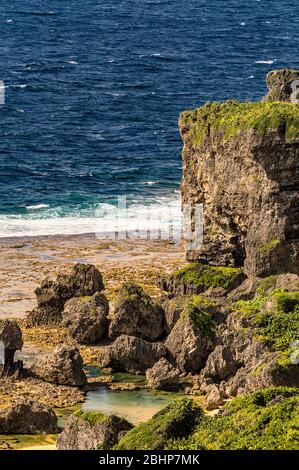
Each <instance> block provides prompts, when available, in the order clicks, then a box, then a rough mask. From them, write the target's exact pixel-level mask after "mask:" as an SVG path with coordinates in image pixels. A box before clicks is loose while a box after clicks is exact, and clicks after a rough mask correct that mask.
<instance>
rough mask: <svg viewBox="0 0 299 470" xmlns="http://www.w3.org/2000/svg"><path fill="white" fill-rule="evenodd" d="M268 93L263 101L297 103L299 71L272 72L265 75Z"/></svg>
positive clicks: (298, 99) (282, 70)
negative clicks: (294, 101) (293, 101)
mask: <svg viewBox="0 0 299 470" xmlns="http://www.w3.org/2000/svg"><path fill="white" fill-rule="evenodd" d="M266 81H267V87H268V90H269V91H268V93H267V95H266V96H265V98H264V101H287V102H291V101H292V99H293V100H294V99H295V100H297V103H298V101H299V70H291V69H280V70H272V72H269V73H268V75H267V80H266Z"/></svg>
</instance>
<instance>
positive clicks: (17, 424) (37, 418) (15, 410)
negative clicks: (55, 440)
mask: <svg viewBox="0 0 299 470" xmlns="http://www.w3.org/2000/svg"><path fill="white" fill-rule="evenodd" d="M58 432H59V429H58V426H57V416H56V415H55V413H54V411H53V410H52V409H51V408H50V407H49V406H47V405H43V404H41V403H38V402H35V401H31V400H23V401H19V402H16V403H14V404H13V405H12V406H11V407H9V408H5V409H2V410H0V434H57V433H58Z"/></svg>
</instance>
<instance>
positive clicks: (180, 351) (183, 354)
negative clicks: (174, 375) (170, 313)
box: [164, 311, 213, 373]
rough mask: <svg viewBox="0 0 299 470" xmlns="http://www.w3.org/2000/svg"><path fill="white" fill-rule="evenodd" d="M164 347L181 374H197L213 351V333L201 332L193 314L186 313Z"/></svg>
mask: <svg viewBox="0 0 299 470" xmlns="http://www.w3.org/2000/svg"><path fill="white" fill-rule="evenodd" d="M164 345H165V347H166V348H167V349H168V351H169V352H170V354H171V356H172V359H173V360H174V362H175V363H176V364H177V366H178V367H179V369H180V371H181V372H184V373H189V372H191V373H196V372H198V371H200V369H202V367H203V366H204V364H205V360H206V358H207V357H208V355H209V352H210V351H211V349H212V346H213V339H212V336H211V332H210V331H207V332H205V331H203V330H201V329H200V327H199V326H197V324H196V321H195V320H194V318H193V317H192V314H191V313H189V312H188V311H185V312H184V314H183V315H182V316H181V317H180V319H179V320H178V321H177V323H176V324H175V326H174V328H173V330H172V331H171V332H170V334H169V336H168V337H167V338H166V341H165V343H164Z"/></svg>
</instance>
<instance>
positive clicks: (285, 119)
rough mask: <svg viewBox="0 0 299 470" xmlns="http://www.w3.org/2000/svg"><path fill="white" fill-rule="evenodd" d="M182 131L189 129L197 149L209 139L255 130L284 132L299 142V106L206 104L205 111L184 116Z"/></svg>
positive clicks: (227, 102)
mask: <svg viewBox="0 0 299 470" xmlns="http://www.w3.org/2000/svg"><path fill="white" fill-rule="evenodd" d="M180 127H181V128H188V132H189V134H190V137H191V139H192V141H193V144H194V145H199V144H201V143H202V142H203V141H204V138H205V137H206V136H210V135H211V134H213V133H216V132H219V133H221V134H222V136H223V140H224V141H225V140H227V139H229V138H230V137H234V136H236V135H238V133H239V132H240V131H247V130H250V129H252V130H255V131H256V132H258V133H259V134H260V135H264V134H265V133H266V132H267V131H268V130H271V129H274V130H283V131H284V133H285V136H286V138H287V139H297V138H299V106H298V105H296V104H293V103H286V102H284V103H281V102H250V101H246V102H240V101H236V100H228V101H225V102H223V103H218V102H214V103H206V104H205V105H204V106H202V107H201V108H197V109H194V110H191V111H185V112H184V113H182V114H181V116H180Z"/></svg>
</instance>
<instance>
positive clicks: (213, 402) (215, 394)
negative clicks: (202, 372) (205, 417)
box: [205, 385, 224, 410]
mask: <svg viewBox="0 0 299 470" xmlns="http://www.w3.org/2000/svg"><path fill="white" fill-rule="evenodd" d="M223 404H224V399H223V394H222V393H221V391H220V390H219V387H217V386H216V385H210V387H209V389H208V392H207V396H206V398H205V405H206V409H207V410H214V409H215V408H219V406H222V405H223Z"/></svg>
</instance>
